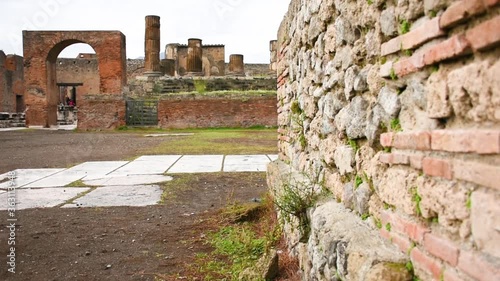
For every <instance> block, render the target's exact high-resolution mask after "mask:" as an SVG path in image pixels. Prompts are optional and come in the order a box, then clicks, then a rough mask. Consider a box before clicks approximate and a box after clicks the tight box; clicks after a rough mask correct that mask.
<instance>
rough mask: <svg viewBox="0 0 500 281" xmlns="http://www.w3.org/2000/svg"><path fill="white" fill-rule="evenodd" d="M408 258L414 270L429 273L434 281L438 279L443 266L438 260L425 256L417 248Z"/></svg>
mask: <svg viewBox="0 0 500 281" xmlns="http://www.w3.org/2000/svg"><path fill="white" fill-rule="evenodd" d="M410 258H411V261H412V263H413V266H414V267H415V268H417V269H420V270H423V271H425V272H427V273H429V274H430V275H431V276H432V277H433V278H434V279H435V280H439V279H440V276H441V273H442V271H443V266H442V264H441V263H440V262H439V261H438V260H436V259H435V258H432V257H430V256H428V255H426V254H425V253H424V252H422V251H421V250H420V249H418V248H414V249H413V250H412V251H411V253H410Z"/></svg>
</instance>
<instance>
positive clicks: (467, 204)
mask: <svg viewBox="0 0 500 281" xmlns="http://www.w3.org/2000/svg"><path fill="white" fill-rule="evenodd" d="M465 207H466V208H467V210H471V209H472V191H469V194H467V201H466V202H465Z"/></svg>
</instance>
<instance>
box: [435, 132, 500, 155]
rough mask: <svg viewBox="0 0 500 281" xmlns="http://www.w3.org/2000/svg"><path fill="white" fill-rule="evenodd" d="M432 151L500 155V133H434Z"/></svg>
mask: <svg viewBox="0 0 500 281" xmlns="http://www.w3.org/2000/svg"><path fill="white" fill-rule="evenodd" d="M432 150H440V151H448V152H464V153H470V152H474V153H479V154H494V153H500V131H494V130H473V131H465V130H457V131H450V130H436V131H432Z"/></svg>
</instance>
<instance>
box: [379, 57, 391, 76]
mask: <svg viewBox="0 0 500 281" xmlns="http://www.w3.org/2000/svg"><path fill="white" fill-rule="evenodd" d="M393 66H394V62H393V61H388V62H386V63H385V64H383V65H381V66H380V71H379V75H380V77H382V78H388V77H391V72H392V68H393Z"/></svg>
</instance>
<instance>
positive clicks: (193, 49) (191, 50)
mask: <svg viewBox="0 0 500 281" xmlns="http://www.w3.org/2000/svg"><path fill="white" fill-rule="evenodd" d="M202 72H203V47H202V45H201V39H196V38H191V39H189V40H188V55H187V73H188V75H201V74H202Z"/></svg>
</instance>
